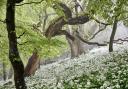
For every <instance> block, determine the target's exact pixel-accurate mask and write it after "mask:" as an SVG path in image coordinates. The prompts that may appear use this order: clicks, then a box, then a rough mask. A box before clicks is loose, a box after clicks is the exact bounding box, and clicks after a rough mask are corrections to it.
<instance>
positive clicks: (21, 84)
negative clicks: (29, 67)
mask: <svg viewBox="0 0 128 89" xmlns="http://www.w3.org/2000/svg"><path fill="white" fill-rule="evenodd" d="M17 1H18V0H17ZM15 3H16V2H15V0H7V7H6V24H7V32H8V39H9V59H10V62H11V64H12V66H13V69H14V81H15V86H16V89H26V85H25V80H24V65H23V63H22V61H21V58H20V55H19V51H18V48H17V37H16V31H15Z"/></svg>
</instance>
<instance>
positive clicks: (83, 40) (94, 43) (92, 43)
mask: <svg viewBox="0 0 128 89" xmlns="http://www.w3.org/2000/svg"><path fill="white" fill-rule="evenodd" d="M77 33H78V32H77ZM77 37H78V38H79V39H80V40H81V41H82V42H84V43H86V44H88V45H97V46H107V44H100V43H98V42H89V41H86V40H85V39H84V38H82V37H81V36H80V35H79V33H78V35H77Z"/></svg>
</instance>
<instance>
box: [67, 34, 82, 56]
mask: <svg viewBox="0 0 128 89" xmlns="http://www.w3.org/2000/svg"><path fill="white" fill-rule="evenodd" d="M76 34H77V33H76V32H75V33H74V34H72V36H73V37H74V40H72V39H71V38H69V37H68V36H66V39H67V41H68V43H69V46H70V49H71V58H75V57H78V56H79V55H81V54H82V53H84V48H83V46H82V44H81V41H80V40H79V38H78V37H77V36H76Z"/></svg>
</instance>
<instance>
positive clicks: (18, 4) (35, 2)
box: [15, 0, 44, 6]
mask: <svg viewBox="0 0 128 89" xmlns="http://www.w3.org/2000/svg"><path fill="white" fill-rule="evenodd" d="M43 1H44V0H41V1H39V2H26V3H22V4H16V5H15V6H23V5H28V4H40V3H41V2H43Z"/></svg>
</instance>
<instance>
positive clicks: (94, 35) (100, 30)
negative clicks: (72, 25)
mask: <svg viewBox="0 0 128 89" xmlns="http://www.w3.org/2000/svg"><path fill="white" fill-rule="evenodd" d="M106 27H107V25H105V27H104V28H102V29H99V30H98V31H97V32H96V33H95V34H93V36H92V37H91V38H90V39H89V40H91V39H93V38H95V37H96V35H97V34H99V33H100V32H102V31H103V30H105V29H106Z"/></svg>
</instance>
